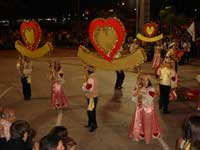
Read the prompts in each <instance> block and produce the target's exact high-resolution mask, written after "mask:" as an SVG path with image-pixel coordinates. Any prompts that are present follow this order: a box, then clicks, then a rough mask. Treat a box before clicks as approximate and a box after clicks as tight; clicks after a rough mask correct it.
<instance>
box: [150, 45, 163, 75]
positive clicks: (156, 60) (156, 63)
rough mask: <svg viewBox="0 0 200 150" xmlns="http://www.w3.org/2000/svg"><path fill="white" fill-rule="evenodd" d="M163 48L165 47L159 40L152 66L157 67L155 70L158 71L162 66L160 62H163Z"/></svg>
mask: <svg viewBox="0 0 200 150" xmlns="http://www.w3.org/2000/svg"><path fill="white" fill-rule="evenodd" d="M162 49H163V46H162V43H160V42H158V43H157V45H156V46H155V48H154V56H153V61H152V68H153V69H155V72H157V69H158V68H159V67H160V64H161V62H162V58H161V51H162Z"/></svg>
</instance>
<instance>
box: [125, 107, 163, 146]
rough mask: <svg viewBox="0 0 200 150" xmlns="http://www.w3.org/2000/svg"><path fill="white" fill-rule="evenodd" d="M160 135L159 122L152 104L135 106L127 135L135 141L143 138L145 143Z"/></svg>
mask: <svg viewBox="0 0 200 150" xmlns="http://www.w3.org/2000/svg"><path fill="white" fill-rule="evenodd" d="M160 135H161V128H160V123H159V121H158V118H157V115H156V112H155V110H154V106H149V107H139V106H137V108H136V111H135V113H134V116H133V120H132V122H131V126H130V131H129V137H130V138H132V139H133V140H135V141H139V140H141V139H144V140H145V142H146V143H149V142H150V141H151V139H152V138H158V137H160Z"/></svg>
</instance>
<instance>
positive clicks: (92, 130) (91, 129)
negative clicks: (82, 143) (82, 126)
mask: <svg viewBox="0 0 200 150" xmlns="http://www.w3.org/2000/svg"><path fill="white" fill-rule="evenodd" d="M96 129H97V128H90V130H89V131H90V132H94V131H95V130H96Z"/></svg>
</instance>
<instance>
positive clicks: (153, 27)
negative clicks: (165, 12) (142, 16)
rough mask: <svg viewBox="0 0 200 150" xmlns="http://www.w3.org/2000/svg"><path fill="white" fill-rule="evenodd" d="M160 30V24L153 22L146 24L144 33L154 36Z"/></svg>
mask: <svg viewBox="0 0 200 150" xmlns="http://www.w3.org/2000/svg"><path fill="white" fill-rule="evenodd" d="M157 32H158V24H156V23H154V22H151V23H145V24H144V33H145V35H146V36H148V37H152V36H154V35H155V34H157Z"/></svg>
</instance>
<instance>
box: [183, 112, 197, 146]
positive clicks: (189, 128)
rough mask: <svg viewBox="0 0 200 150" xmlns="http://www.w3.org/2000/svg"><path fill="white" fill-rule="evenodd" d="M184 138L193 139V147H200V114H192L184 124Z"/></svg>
mask: <svg viewBox="0 0 200 150" xmlns="http://www.w3.org/2000/svg"><path fill="white" fill-rule="evenodd" d="M184 138H185V139H186V140H190V141H191V148H192V149H195V148H197V149H200V116H199V115H193V116H190V117H189V118H188V119H187V120H186V122H185V124H184Z"/></svg>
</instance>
